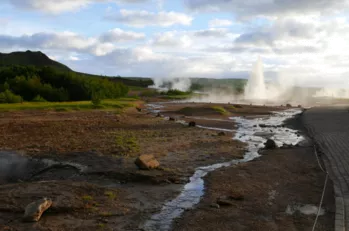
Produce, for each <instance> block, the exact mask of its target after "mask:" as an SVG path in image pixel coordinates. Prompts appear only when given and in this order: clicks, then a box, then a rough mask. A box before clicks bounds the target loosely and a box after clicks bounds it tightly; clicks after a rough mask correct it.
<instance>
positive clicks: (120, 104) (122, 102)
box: [0, 98, 136, 111]
mask: <svg viewBox="0 0 349 231" xmlns="http://www.w3.org/2000/svg"><path fill="white" fill-rule="evenodd" d="M135 105H136V102H135V100H132V99H125V98H123V99H106V100H102V102H101V104H100V105H98V106H95V105H93V104H91V101H76V102H23V103H14V104H0V111H18V110H56V111H69V110H92V109H124V108H127V107H135Z"/></svg>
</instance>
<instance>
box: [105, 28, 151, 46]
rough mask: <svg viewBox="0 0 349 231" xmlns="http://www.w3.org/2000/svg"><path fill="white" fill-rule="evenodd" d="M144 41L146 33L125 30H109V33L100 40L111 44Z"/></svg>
mask: <svg viewBox="0 0 349 231" xmlns="http://www.w3.org/2000/svg"><path fill="white" fill-rule="evenodd" d="M142 39H145V34H144V33H137V32H133V31H124V30H121V29H120V28H115V29H112V30H109V31H108V32H106V33H104V34H102V35H101V36H100V40H101V41H102V42H110V43H117V42H129V41H134V40H142Z"/></svg>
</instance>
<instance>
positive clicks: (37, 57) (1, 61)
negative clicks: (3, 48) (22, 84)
mask: <svg viewBox="0 0 349 231" xmlns="http://www.w3.org/2000/svg"><path fill="white" fill-rule="evenodd" d="M11 65H19V66H35V67H44V66H49V67H54V68H55V69H57V70H61V71H71V69H70V68H69V67H67V66H65V65H63V64H61V63H59V62H56V61H54V60H52V59H50V58H49V57H48V56H47V55H45V54H44V53H42V52H40V51H37V52H34V51H25V52H12V53H9V54H5V53H0V67H1V66H11Z"/></svg>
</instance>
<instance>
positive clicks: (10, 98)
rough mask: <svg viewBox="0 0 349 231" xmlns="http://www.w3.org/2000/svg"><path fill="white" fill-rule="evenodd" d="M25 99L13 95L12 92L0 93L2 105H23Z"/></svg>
mask: <svg viewBox="0 0 349 231" xmlns="http://www.w3.org/2000/svg"><path fill="white" fill-rule="evenodd" d="M22 102H23V99H22V97H21V96H20V95H16V94H13V93H12V92H11V91H10V90H5V91H4V92H1V93H0V103H22Z"/></svg>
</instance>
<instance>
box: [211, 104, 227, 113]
mask: <svg viewBox="0 0 349 231" xmlns="http://www.w3.org/2000/svg"><path fill="white" fill-rule="evenodd" d="M211 108H212V109H213V110H215V111H216V112H218V113H220V114H221V115H227V114H229V112H228V111H227V110H225V108H224V107H221V106H213V107H211Z"/></svg>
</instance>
